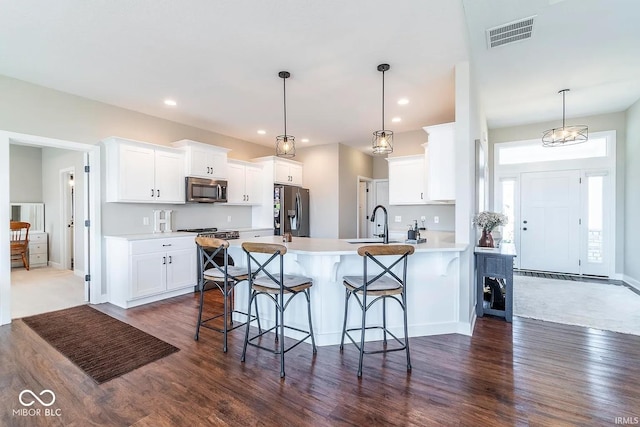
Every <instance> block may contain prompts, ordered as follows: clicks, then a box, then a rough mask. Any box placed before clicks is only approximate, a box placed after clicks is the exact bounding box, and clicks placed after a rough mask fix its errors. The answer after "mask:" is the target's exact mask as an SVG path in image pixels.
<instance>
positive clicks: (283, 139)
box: [276, 71, 296, 158]
mask: <svg viewBox="0 0 640 427" xmlns="http://www.w3.org/2000/svg"><path fill="white" fill-rule="evenodd" d="M278 77H280V78H281V79H282V94H283V106H284V134H283V135H278V136H277V137H276V156H278V157H287V158H291V157H295V155H296V137H295V136H293V135H287V79H288V78H289V77H291V73H289V72H288V71H280V72H279V73H278Z"/></svg>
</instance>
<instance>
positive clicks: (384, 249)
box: [358, 245, 415, 292]
mask: <svg viewBox="0 0 640 427" xmlns="http://www.w3.org/2000/svg"><path fill="white" fill-rule="evenodd" d="M414 252H415V248H414V247H413V246H411V245H367V246H360V247H359V248H358V255H360V256H361V257H363V271H364V275H363V277H365V278H366V279H365V280H364V281H363V286H362V288H363V290H364V291H365V292H366V288H367V287H368V286H371V284H373V283H374V282H376V281H378V280H380V279H381V278H382V277H385V276H389V277H391V278H393V279H394V280H396V281H397V282H399V283H400V285H402V286H403V287H404V284H405V282H406V280H407V260H408V256H409V255H412V254H413V253H414ZM385 255H391V256H394V255H395V256H397V258H395V259H393V260H391V261H390V262H389V263H387V264H385V263H384V262H382V261H381V260H380V259H379V258H378V257H381V256H385ZM400 263H402V271H401V273H400V274H401V276H402V278H400V277H398V275H397V274H396V273H394V272H393V271H392V269H393V268H394V267H395V266H396V265H398V264H400ZM369 264H371V265H373V264H375V265H377V266H378V267H380V268H381V269H382V271H381V272H379V273H377V274H376V275H375V276H370V275H369V273H368V270H369ZM370 277H371V278H370Z"/></svg>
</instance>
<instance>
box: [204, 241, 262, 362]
mask: <svg viewBox="0 0 640 427" xmlns="http://www.w3.org/2000/svg"><path fill="white" fill-rule="evenodd" d="M196 245H197V246H198V289H199V291H200V308H199V310H198V323H197V325H196V335H195V337H194V339H195V340H196V341H198V339H199V335H200V328H201V327H203V328H207V329H211V330H213V331H216V332H220V333H222V334H223V336H224V338H223V340H224V343H223V346H222V350H223V351H224V352H225V353H226V352H227V334H228V332H229V331H233V330H234V329H237V328H239V327H241V326H243V325H244V324H245V323H250V322H243V323H239V324H236V325H234V324H233V319H232V315H233V313H239V314H242V315H245V316H247V319H251V321H253V320H256V321H257V322H258V330H262V328H261V327H260V319H259V318H258V315H257V314H258V306H257V305H256V315H255V316H251V315H250V314H248V313H244V312H242V311H238V310H235V309H233V307H231V309H230V307H229V299H230V298H231V297H232V294H233V289H234V288H235V286H236V285H237V284H238V283H240V282H243V281H246V280H247V278H248V276H249V274H248V271H247V270H246V269H244V268H240V267H235V266H232V265H229V257H228V256H227V249H228V247H229V242H227V241H226V240H223V239H216V238H213V237H204V236H200V237H196ZM220 257H222V259H223V260H224V262H223V263H222V265H220V264H219V261H217V260H216V258H218V259H219V258H220ZM209 283H213V284H214V285H215V286H216V287H217V288H218V289H219V290H220V292H221V293H222V297H223V299H224V303H223V304H224V310H223V312H222V313H220V314H216V315H215V316H213V317H209V318H207V319H202V308H203V305H204V292H205V290H206V287H207V285H208V284H209ZM210 289H213V288H210ZM249 311H250V310H249ZM220 317H223V324H224V325H223V326H222V328H217V327H215V326H213V325H209V324H208V322H212V321H213V320H215V319H218V318H220ZM230 325H231V326H230Z"/></svg>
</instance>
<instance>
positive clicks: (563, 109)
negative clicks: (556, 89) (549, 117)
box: [562, 89, 567, 130]
mask: <svg viewBox="0 0 640 427" xmlns="http://www.w3.org/2000/svg"><path fill="white" fill-rule="evenodd" d="M566 92H567V90H566V89H565V90H563V91H562V130H564V129H565V126H564V114H565V113H564V112H565V105H564V95H565V93H566Z"/></svg>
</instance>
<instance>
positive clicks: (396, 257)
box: [340, 245, 415, 377]
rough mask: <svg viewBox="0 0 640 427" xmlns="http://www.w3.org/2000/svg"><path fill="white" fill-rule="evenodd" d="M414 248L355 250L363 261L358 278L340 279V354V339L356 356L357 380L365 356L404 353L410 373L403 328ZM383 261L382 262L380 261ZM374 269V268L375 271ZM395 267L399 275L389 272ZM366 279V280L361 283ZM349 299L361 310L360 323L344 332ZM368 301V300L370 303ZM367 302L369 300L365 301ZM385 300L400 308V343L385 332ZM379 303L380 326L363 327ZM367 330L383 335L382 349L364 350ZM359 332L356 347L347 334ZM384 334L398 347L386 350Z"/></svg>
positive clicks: (366, 247) (380, 247)
mask: <svg viewBox="0 0 640 427" xmlns="http://www.w3.org/2000/svg"><path fill="white" fill-rule="evenodd" d="M414 251H415V248H414V247H413V246H411V245H370V246H361V247H360V248H358V255H360V256H361V257H363V258H362V259H363V275H362V276H344V277H343V278H342V279H343V284H344V286H345V302H344V323H343V324H342V339H341V340H340V351H342V350H343V349H344V337H345V335H346V336H347V337H349V339H350V340H351V342H352V343H353V344H354V345H355V346H356V348H357V349H358V351H359V352H360V360H359V363H358V377H361V376H362V359H363V357H364V355H365V354H375V353H386V352H392V351H401V350H406V353H407V371H411V357H410V355H409V334H408V328H407V294H406V280H407V260H408V257H409V255H411V254H413V252H414ZM383 257H384V258H383ZM376 266H377V267H376ZM396 266H398V267H399V270H400V271H399V274H396V273H395V272H394V271H392V269H393V268H394V267H396ZM365 278H366V279H365ZM351 296H353V297H354V298H355V300H356V301H357V302H358V305H359V306H360V309H361V310H362V323H361V325H360V326H359V327H357V328H349V329H347V315H348V309H349V299H350V298H351ZM371 298H372V299H371ZM369 299H371V300H369ZM387 299H391V300H394V301H396V302H397V303H398V304H399V305H400V307H401V308H402V313H403V317H404V319H403V320H404V341H402V340H400V339H399V338H398V337H396V336H395V335H394V334H393V333H392V332H390V331H389V329H387ZM380 300H382V326H379V325H377V326H367V311H368V310H369V309H370V308H371V307H372V306H373V304H375V303H376V302H377V301H380ZM367 329H380V330H382V334H383V348H382V349H381V350H365V342H364V341H365V331H366V330H367ZM353 331H360V343H359V344H358V343H357V342H356V341H355V340H354V339H353V337H352V336H351V334H350V333H349V332H353ZM387 334H389V335H391V337H392V338H393V339H394V340H395V341H396V342H397V343H398V344H399V345H400V346H399V347H394V348H387Z"/></svg>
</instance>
